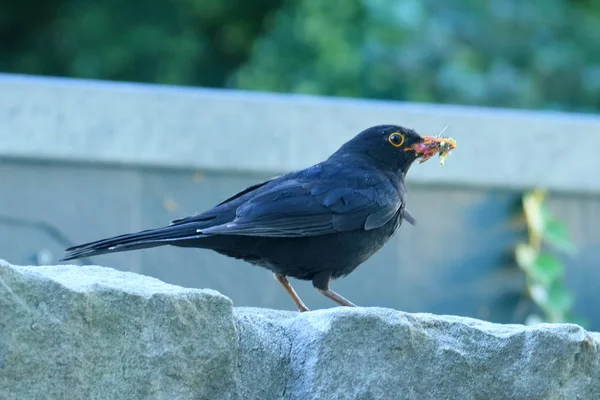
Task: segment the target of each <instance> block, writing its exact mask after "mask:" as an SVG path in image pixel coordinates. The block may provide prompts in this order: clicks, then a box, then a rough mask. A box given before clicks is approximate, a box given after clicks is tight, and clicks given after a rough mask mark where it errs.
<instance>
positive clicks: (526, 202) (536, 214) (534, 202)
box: [523, 189, 547, 237]
mask: <svg viewBox="0 0 600 400" xmlns="http://www.w3.org/2000/svg"><path fill="white" fill-rule="evenodd" d="M544 197H545V193H544V192H543V191H541V190H538V189H536V190H533V191H531V192H529V193H527V194H526V195H525V196H523V211H524V213H525V218H526V219H527V226H529V229H530V230H531V232H532V233H533V234H534V235H535V236H537V237H541V236H542V233H543V232H544V226H545V225H546V217H547V212H546V213H545V212H544V208H543V206H542V202H543V201H544Z"/></svg>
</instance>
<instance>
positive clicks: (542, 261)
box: [531, 253, 564, 286]
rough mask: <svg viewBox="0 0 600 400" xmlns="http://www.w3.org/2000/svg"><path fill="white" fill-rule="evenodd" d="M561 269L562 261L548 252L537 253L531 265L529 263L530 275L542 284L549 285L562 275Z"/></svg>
mask: <svg viewBox="0 0 600 400" xmlns="http://www.w3.org/2000/svg"><path fill="white" fill-rule="evenodd" d="M563 271H564V267H563V265H562V263H561V262H560V261H559V260H558V259H557V258H556V257H554V256H553V255H551V254H548V253H542V254H540V255H538V257H537V258H536V260H535V262H534V263H533V265H531V275H532V277H533V278H534V279H535V280H536V281H537V282H539V283H541V284H542V285H544V286H550V285H551V284H552V283H553V282H554V281H556V280H557V279H558V278H560V277H561V276H562V274H563Z"/></svg>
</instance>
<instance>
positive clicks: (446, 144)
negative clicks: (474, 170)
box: [407, 136, 456, 165]
mask: <svg viewBox="0 0 600 400" xmlns="http://www.w3.org/2000/svg"><path fill="white" fill-rule="evenodd" d="M455 148H456V140H454V139H452V138H444V137H439V136H437V137H434V136H423V141H422V142H419V143H416V144H414V145H412V146H410V147H409V148H407V150H413V151H414V152H415V153H416V154H417V157H419V158H420V160H419V163H424V162H425V161H427V160H429V159H430V158H431V157H433V156H434V155H436V154H438V155H439V158H440V165H444V161H445V160H446V156H447V155H448V154H450V152H451V151H452V150H454V149H455Z"/></svg>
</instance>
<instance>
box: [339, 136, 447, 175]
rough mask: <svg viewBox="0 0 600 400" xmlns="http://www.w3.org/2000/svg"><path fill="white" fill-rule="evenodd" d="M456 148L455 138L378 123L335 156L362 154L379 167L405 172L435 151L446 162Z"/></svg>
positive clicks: (351, 141)
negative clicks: (424, 134) (423, 133)
mask: <svg viewBox="0 0 600 400" xmlns="http://www.w3.org/2000/svg"><path fill="white" fill-rule="evenodd" d="M455 148H456V142H455V141H454V139H452V138H444V137H441V136H439V135H438V136H421V135H419V134H418V133H417V132H415V131H414V130H412V129H408V128H404V127H401V126H398V125H377V126H373V127H371V128H367V129H365V130H364V131H362V132H360V133H359V134H358V135H356V136H355V137H354V138H352V139H351V140H349V141H348V142H346V143H345V144H344V145H343V146H342V147H340V149H339V150H338V151H337V152H336V153H335V155H337V156H339V155H346V154H347V155H350V154H352V155H355V156H362V157H363V158H366V159H368V160H369V161H370V162H375V163H376V164H377V166H378V167H379V168H382V169H385V170H389V171H393V172H398V173H402V174H406V172H407V171H408V169H409V168H410V166H411V165H412V163H413V162H414V161H416V160H419V162H421V163H422V162H425V161H427V160H429V159H430V158H431V157H433V156H434V155H436V154H438V155H439V156H440V164H443V162H444V158H445V157H446V156H447V155H448V154H449V153H450V152H451V151H452V150H454V149H455Z"/></svg>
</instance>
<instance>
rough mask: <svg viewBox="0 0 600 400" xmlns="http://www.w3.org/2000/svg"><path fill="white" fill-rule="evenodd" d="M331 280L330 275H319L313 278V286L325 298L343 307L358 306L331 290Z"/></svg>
mask: <svg viewBox="0 0 600 400" xmlns="http://www.w3.org/2000/svg"><path fill="white" fill-rule="evenodd" d="M330 280H331V276H330V275H325V274H322V275H317V276H315V277H314V278H313V281H312V282H313V286H314V287H315V288H316V289H317V291H318V292H319V293H321V294H322V295H323V296H325V297H329V298H330V299H331V300H333V301H335V302H336V303H338V304H339V305H341V306H344V307H356V304H354V303H352V302H351V301H350V300H348V299H345V298H344V297H342V296H340V295H339V294H337V293H336V292H334V291H333V290H331V289H329V281H330Z"/></svg>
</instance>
